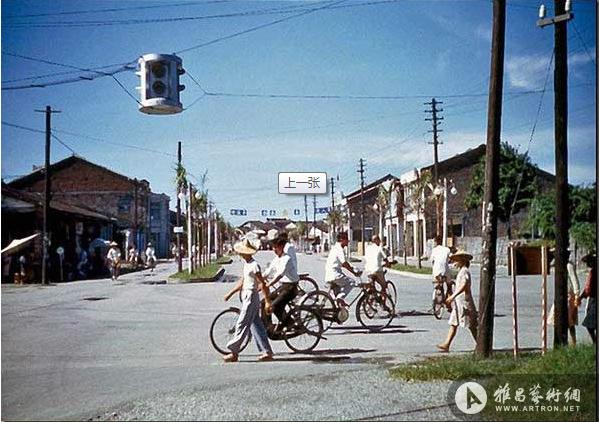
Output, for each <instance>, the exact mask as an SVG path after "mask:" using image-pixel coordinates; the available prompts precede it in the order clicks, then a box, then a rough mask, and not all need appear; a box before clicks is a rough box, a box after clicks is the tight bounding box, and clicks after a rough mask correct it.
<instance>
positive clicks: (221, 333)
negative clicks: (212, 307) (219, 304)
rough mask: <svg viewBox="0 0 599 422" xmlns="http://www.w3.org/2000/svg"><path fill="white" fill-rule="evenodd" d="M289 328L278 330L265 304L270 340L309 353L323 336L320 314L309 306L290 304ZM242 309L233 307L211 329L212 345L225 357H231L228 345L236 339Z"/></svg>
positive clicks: (265, 318) (221, 314)
mask: <svg viewBox="0 0 599 422" xmlns="http://www.w3.org/2000/svg"><path fill="white" fill-rule="evenodd" d="M286 312H287V315H288V317H287V320H288V321H289V322H288V324H287V326H286V327H284V328H283V329H281V330H277V329H276V324H273V322H272V319H271V318H270V317H268V316H267V315H266V313H265V312H264V300H262V320H263V322H264V326H265V327H266V332H267V334H268V338H269V339H270V340H273V341H279V340H283V341H284V342H285V344H286V345H287V347H289V348H290V349H291V350H293V351H294V352H297V353H307V352H310V351H312V350H314V348H315V347H316V346H317V345H318V343H319V342H320V340H321V339H322V338H323V337H322V334H323V332H324V327H323V322H322V318H321V316H320V315H319V313H318V310H317V309H315V308H314V307H311V306H308V305H298V304H297V303H294V302H291V303H290V304H289V305H288V306H287V307H286ZM239 313H240V309H239V308H237V307H230V308H228V309H225V310H224V311H222V312H221V313H219V314H218V315H217V316H216V318H214V321H212V325H211V326H210V342H211V343H212V346H213V347H214V348H215V349H216V350H217V351H218V352H219V353H222V354H228V353H230V351H229V350H228V349H227V343H228V342H229V340H231V338H232V337H233V336H234V335H235V324H236V323H237V319H238V318H239ZM250 340H251V334H250V335H249V336H248V337H247V339H246V341H245V342H244V343H243V345H242V346H241V349H240V350H239V351H240V352H241V351H242V350H243V349H245V348H246V347H247V345H248V344H249V342H250Z"/></svg>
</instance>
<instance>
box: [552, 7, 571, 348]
mask: <svg viewBox="0 0 599 422" xmlns="http://www.w3.org/2000/svg"><path fill="white" fill-rule="evenodd" d="M565 13H566V10H565V1H564V0H555V15H556V16H560V15H562V16H564V15H565ZM567 22H568V20H563V21H559V22H555V23H554V25H555V70H554V72H555V73H554V77H553V89H554V93H555V94H554V97H555V105H554V114H555V194H556V206H555V278H554V282H555V288H554V290H555V325H554V334H553V345H554V347H558V346H565V345H567V344H568V271H567V267H566V266H567V264H568V246H569V243H570V242H569V241H570V237H569V226H570V221H569V202H570V201H569V197H568V23H567Z"/></svg>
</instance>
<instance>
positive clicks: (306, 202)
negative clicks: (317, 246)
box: [304, 195, 310, 251]
mask: <svg viewBox="0 0 599 422" xmlns="http://www.w3.org/2000/svg"><path fill="white" fill-rule="evenodd" d="M304 217H305V219H306V238H305V239H304V251H305V250H306V243H308V234H309V233H310V226H308V195H304Z"/></svg>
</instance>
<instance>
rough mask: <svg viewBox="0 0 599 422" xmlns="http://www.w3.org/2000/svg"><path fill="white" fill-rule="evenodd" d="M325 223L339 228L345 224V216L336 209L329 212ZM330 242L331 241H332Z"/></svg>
mask: <svg viewBox="0 0 599 422" xmlns="http://www.w3.org/2000/svg"><path fill="white" fill-rule="evenodd" d="M298 223H301V222H298ZM327 223H328V224H329V225H330V226H335V227H341V226H343V223H345V214H344V213H343V212H342V211H341V210H338V209H335V210H331V211H329V215H328V216H327ZM331 240H332V241H333V239H331Z"/></svg>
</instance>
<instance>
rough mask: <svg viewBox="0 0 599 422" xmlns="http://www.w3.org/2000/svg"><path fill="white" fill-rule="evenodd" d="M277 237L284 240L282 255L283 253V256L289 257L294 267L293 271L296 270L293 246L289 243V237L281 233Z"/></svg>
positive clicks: (285, 233) (295, 256)
mask: <svg viewBox="0 0 599 422" xmlns="http://www.w3.org/2000/svg"><path fill="white" fill-rule="evenodd" d="M279 237H280V238H281V239H284V240H285V247H284V248H283V253H285V255H289V258H291V261H292V262H293V265H295V269H296V270H297V255H296V253H295V246H293V244H292V243H291V242H290V241H289V236H288V235H287V232H282V233H281V234H280V235H279Z"/></svg>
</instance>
